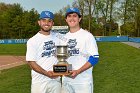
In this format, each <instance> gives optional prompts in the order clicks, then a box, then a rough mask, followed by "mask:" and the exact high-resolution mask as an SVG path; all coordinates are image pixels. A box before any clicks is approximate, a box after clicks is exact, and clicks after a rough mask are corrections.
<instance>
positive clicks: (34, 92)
mask: <svg viewBox="0 0 140 93" xmlns="http://www.w3.org/2000/svg"><path fill="white" fill-rule="evenodd" d="M53 19H54V15H53V13H52V12H50V11H42V12H41V14H40V17H39V20H38V24H39V26H40V31H39V32H38V33H37V34H36V35H34V36H33V37H31V38H30V39H29V40H28V42H27V51H26V61H27V62H28V64H29V66H30V67H31V69H32V70H31V76H32V82H31V93H60V89H61V83H60V78H59V77H58V76H54V75H53V65H54V64H56V63H57V58H56V57H55V52H56V49H55V45H56V43H57V42H56V38H55V36H53V35H54V34H51V28H52V26H53V24H54V22H53Z"/></svg>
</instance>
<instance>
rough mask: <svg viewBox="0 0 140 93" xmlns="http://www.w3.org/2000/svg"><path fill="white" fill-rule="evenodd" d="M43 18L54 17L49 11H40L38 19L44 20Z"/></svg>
mask: <svg viewBox="0 0 140 93" xmlns="http://www.w3.org/2000/svg"><path fill="white" fill-rule="evenodd" d="M44 18H50V19H52V20H53V19H54V15H53V13H52V12H50V11H42V12H41V14H40V17H39V19H44Z"/></svg>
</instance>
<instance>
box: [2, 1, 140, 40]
mask: <svg viewBox="0 0 140 93" xmlns="http://www.w3.org/2000/svg"><path fill="white" fill-rule="evenodd" d="M72 6H73V7H78V8H79V9H80V11H81V15H82V21H81V23H80V25H81V27H82V28H84V29H86V30H88V31H90V32H91V33H92V34H93V35H94V36H110V35H129V36H131V37H140V0H75V1H74V2H73V4H72ZM68 7H70V5H66V6H65V7H63V8H62V9H60V10H59V11H58V12H57V13H54V15H55V19H54V22H55V24H54V25H55V26H63V25H67V24H66V22H65V11H66V9H67V8H68ZM38 18H39V13H38V12H37V11H36V10H35V9H34V8H33V9H31V10H28V11H27V10H24V9H23V8H22V7H21V5H20V4H18V3H15V4H5V3H2V2H1V3H0V39H18V38H30V37H31V36H33V35H34V34H36V33H37V32H38V31H39V26H38V23H37V20H38Z"/></svg>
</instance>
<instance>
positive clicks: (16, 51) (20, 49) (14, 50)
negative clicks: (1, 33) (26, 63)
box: [0, 44, 26, 56]
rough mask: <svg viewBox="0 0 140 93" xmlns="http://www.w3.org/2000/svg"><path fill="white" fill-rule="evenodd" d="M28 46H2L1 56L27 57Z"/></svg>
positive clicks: (0, 48)
mask: <svg viewBox="0 0 140 93" xmlns="http://www.w3.org/2000/svg"><path fill="white" fill-rule="evenodd" d="M25 53H26V44H0V55H20V56H22V55H25Z"/></svg>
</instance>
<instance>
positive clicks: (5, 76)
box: [0, 65, 31, 93]
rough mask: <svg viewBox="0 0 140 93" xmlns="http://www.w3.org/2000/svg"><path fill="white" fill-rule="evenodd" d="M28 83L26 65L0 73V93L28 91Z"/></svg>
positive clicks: (29, 81)
mask: <svg viewBox="0 0 140 93" xmlns="http://www.w3.org/2000/svg"><path fill="white" fill-rule="evenodd" d="M30 84H31V76H30V68H29V66H27V65H22V66H19V67H15V68H11V69H8V70H2V71H1V73H0V93H30Z"/></svg>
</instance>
